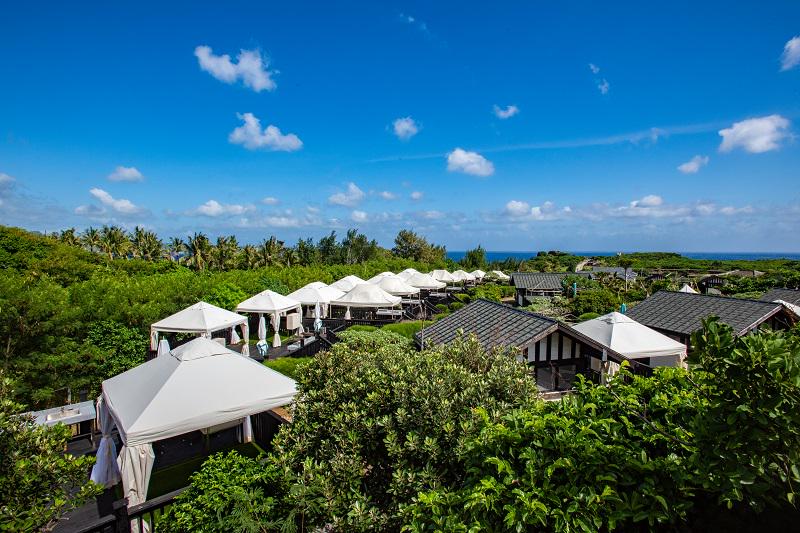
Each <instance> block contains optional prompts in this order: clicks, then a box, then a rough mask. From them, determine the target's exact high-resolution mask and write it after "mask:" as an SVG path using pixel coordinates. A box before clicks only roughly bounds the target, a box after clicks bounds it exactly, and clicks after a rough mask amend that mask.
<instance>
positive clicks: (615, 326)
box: [573, 311, 686, 366]
mask: <svg viewBox="0 0 800 533" xmlns="http://www.w3.org/2000/svg"><path fill="white" fill-rule="evenodd" d="M573 327H574V328H575V329H576V330H577V331H579V332H580V333H583V334H584V335H586V336H587V337H590V338H592V339H594V340H596V341H597V342H599V343H600V344H602V345H604V346H607V347H609V348H611V349H612V350H614V351H616V352H618V353H621V354H622V355H624V356H625V357H627V358H629V359H647V358H649V359H650V366H683V365H684V363H683V360H684V359H685V358H686V345H684V344H683V343H681V342H678V341H676V340H673V339H671V338H669V337H667V336H666V335H663V334H661V333H659V332H658V331H656V330H654V329H651V328H648V327H647V326H645V325H644V324H640V323H639V322H636V321H635V320H633V319H632V318H630V317H628V316H626V315H623V314H621V313H617V312H616V311H614V312H612V313H608V314H607V315H603V316H600V317H597V318H593V319H591V320H587V321H586V322H581V323H580V324H576V325H575V326H573Z"/></svg>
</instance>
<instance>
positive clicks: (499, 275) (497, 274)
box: [490, 270, 511, 281]
mask: <svg viewBox="0 0 800 533" xmlns="http://www.w3.org/2000/svg"><path fill="white" fill-rule="evenodd" d="M490 274H491V275H493V276H494V277H496V278H497V279H502V280H503V281H508V280H510V279H511V276H509V275H508V274H506V273H504V272H501V271H499V270H492V271H491V272H490Z"/></svg>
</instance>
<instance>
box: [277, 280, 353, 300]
mask: <svg viewBox="0 0 800 533" xmlns="http://www.w3.org/2000/svg"><path fill="white" fill-rule="evenodd" d="M288 296H289V298H292V299H294V300H297V301H298V302H300V303H301V304H303V305H315V304H316V303H317V302H319V303H321V304H327V303H330V301H331V300H335V299H337V298H341V297H342V296H344V291H341V290H339V289H337V288H336V287H331V286H329V285H325V284H324V283H322V282H321V281H315V282H313V283H309V284H308V285H306V286H305V287H301V288H299V289H297V290H296V291H294V292H293V293H290V294H289V295H288Z"/></svg>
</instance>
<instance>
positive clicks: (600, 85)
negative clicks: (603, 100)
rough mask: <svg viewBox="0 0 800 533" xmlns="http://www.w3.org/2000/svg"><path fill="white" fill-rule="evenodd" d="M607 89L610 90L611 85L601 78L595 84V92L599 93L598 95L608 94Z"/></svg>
mask: <svg viewBox="0 0 800 533" xmlns="http://www.w3.org/2000/svg"><path fill="white" fill-rule="evenodd" d="M609 89H611V85H610V84H609V83H608V80H607V79H605V78H603V79H602V80H600V81H598V82H597V90H598V91H600V94H608V91H609Z"/></svg>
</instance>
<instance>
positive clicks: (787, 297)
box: [759, 289, 800, 305]
mask: <svg viewBox="0 0 800 533" xmlns="http://www.w3.org/2000/svg"><path fill="white" fill-rule="evenodd" d="M759 300H761V301H762V302H774V301H775V300H783V301H784V302H789V303H790V304H794V305H800V291H798V290H795V289H771V290H769V291H767V292H766V293H765V294H764V296H762V297H761V298H759Z"/></svg>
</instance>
